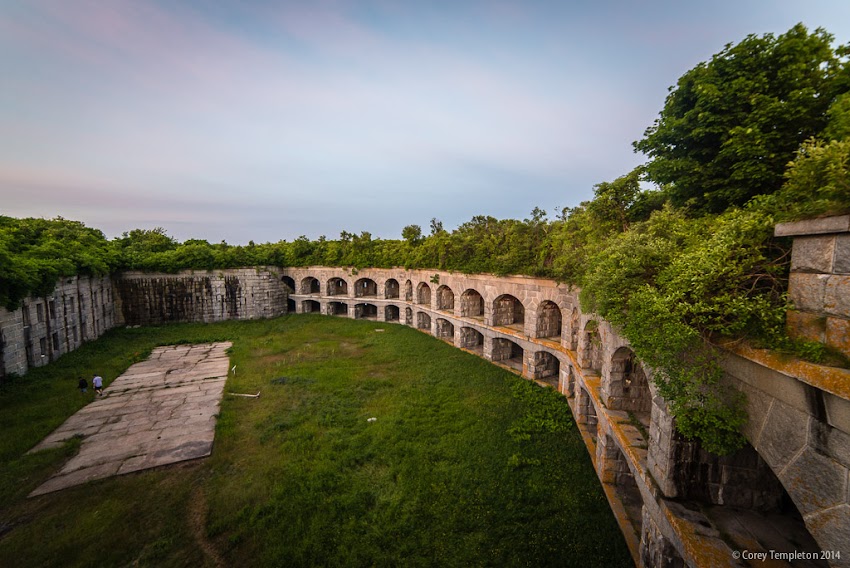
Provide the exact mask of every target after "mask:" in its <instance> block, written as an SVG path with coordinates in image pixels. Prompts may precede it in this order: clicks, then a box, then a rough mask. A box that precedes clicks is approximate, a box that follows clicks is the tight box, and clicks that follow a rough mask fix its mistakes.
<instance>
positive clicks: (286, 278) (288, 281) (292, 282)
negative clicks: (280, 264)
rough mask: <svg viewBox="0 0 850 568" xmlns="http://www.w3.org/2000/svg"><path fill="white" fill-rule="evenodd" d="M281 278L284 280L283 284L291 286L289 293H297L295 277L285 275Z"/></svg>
mask: <svg viewBox="0 0 850 568" xmlns="http://www.w3.org/2000/svg"><path fill="white" fill-rule="evenodd" d="M280 280H281V282H283V284H284V285H285V286H286V287H287V288H289V293H290V294H294V293H295V280H293V279H292V278H290V277H289V276H283V277H281V279H280Z"/></svg>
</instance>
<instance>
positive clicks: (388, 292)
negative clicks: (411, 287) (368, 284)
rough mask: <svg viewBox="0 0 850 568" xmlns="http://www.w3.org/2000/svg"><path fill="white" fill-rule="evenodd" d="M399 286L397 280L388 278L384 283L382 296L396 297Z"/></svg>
mask: <svg viewBox="0 0 850 568" xmlns="http://www.w3.org/2000/svg"><path fill="white" fill-rule="evenodd" d="M398 293H399V286H398V280H396V279H395V278H390V279H388V280H387V281H386V282H385V283H384V298H387V299H392V298H398Z"/></svg>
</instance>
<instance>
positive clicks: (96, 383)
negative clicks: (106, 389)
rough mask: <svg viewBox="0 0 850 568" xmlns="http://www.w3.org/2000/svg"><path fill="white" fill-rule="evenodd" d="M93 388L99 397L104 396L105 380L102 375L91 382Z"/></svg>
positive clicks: (96, 376)
mask: <svg viewBox="0 0 850 568" xmlns="http://www.w3.org/2000/svg"><path fill="white" fill-rule="evenodd" d="M91 386H92V388H93V389H94V390H95V392H97V396H103V379H102V378H101V376H100V375H95V376H94V378H93V379H92V380H91Z"/></svg>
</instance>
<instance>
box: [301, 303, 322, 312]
mask: <svg viewBox="0 0 850 568" xmlns="http://www.w3.org/2000/svg"><path fill="white" fill-rule="evenodd" d="M301 311H302V312H304V313H305V314H310V313H317V314H318V313H319V312H320V311H322V307H321V305H320V304H319V302H317V301H316V300H303V301H302V302H301Z"/></svg>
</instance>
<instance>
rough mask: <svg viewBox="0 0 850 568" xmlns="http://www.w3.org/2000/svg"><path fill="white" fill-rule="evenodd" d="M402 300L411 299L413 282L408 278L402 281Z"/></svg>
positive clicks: (410, 300) (407, 300)
mask: <svg viewBox="0 0 850 568" xmlns="http://www.w3.org/2000/svg"><path fill="white" fill-rule="evenodd" d="M404 301H405V302H412V301H413V282H411V281H410V280H408V281H407V282H405V283H404Z"/></svg>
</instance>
